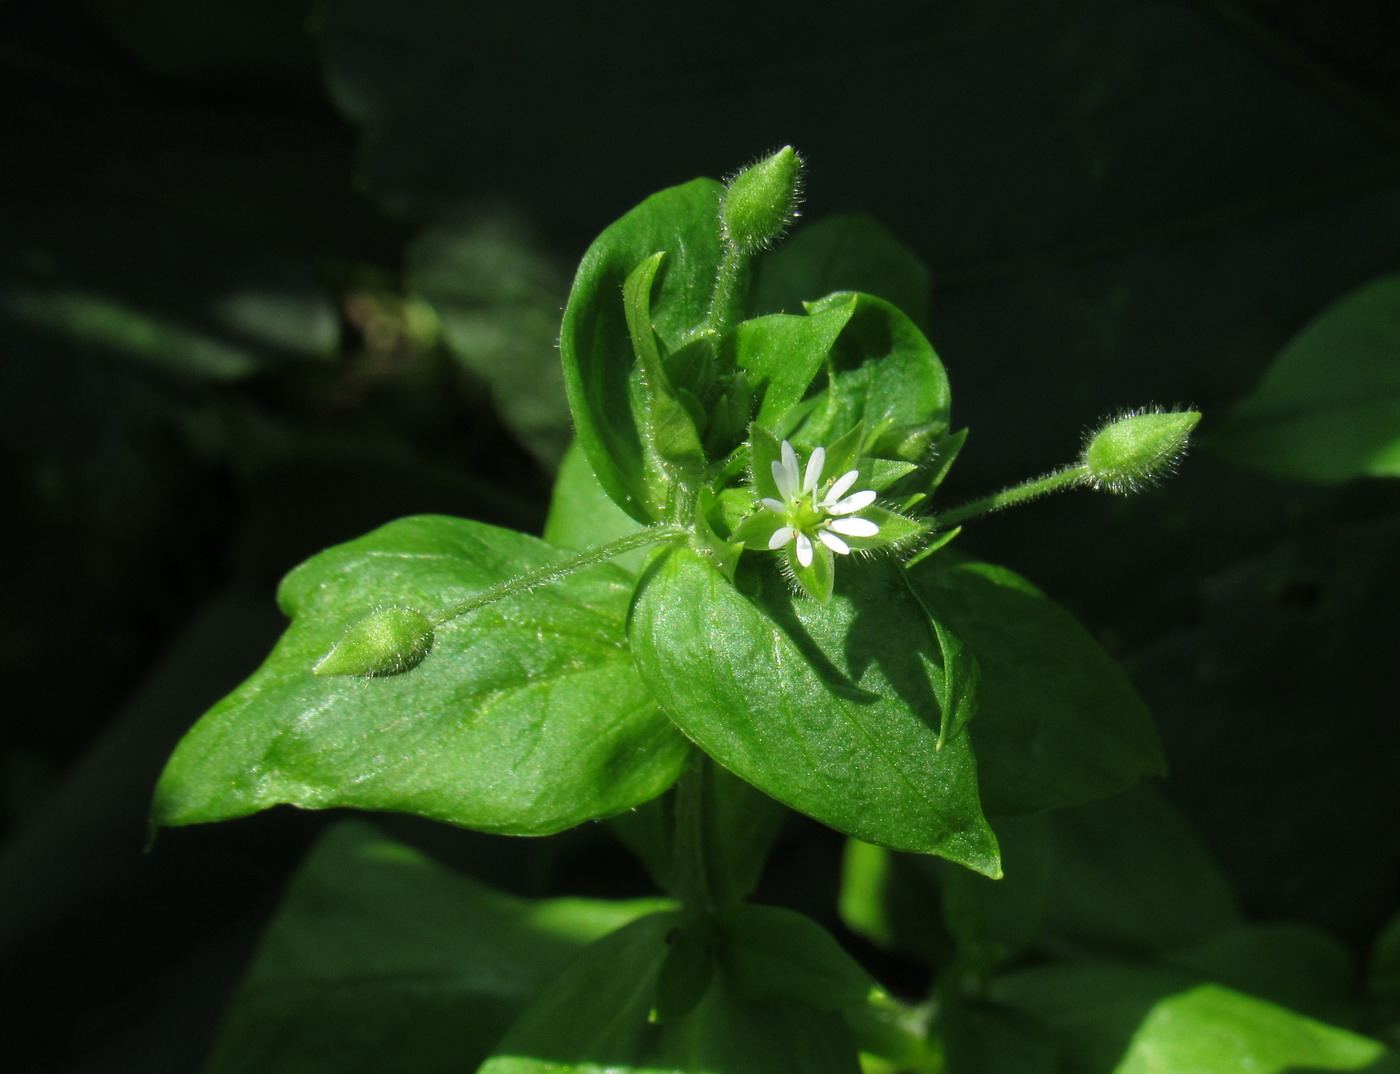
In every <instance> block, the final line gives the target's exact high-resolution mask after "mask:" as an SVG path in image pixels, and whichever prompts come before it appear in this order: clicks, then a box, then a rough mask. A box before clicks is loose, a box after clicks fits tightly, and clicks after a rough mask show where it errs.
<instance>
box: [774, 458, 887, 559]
mask: <svg viewBox="0 0 1400 1074" xmlns="http://www.w3.org/2000/svg"><path fill="white" fill-rule="evenodd" d="M825 465H826V448H824V447H819V448H816V449H814V450H813V451H812V455H811V457H810V458H809V459H808V460H807V469H806V471H805V472H802V471H800V469H799V467H798V460H797V452H796V451H794V450H793V448H792V445H791V444H789V443H788V442H787V441H786V440H784V441H783V447H782V458H781V459H780V460H779V461H777V462H775V463H773V482H774V483H775V484H776V485H777V486H778V495H779V496H781V497H782V499H779V500H775V499H773V498H772V497H770V496H765V497H764V498H763V499H762V500H761V501H760V502H761V503H762V504H763V507H764V508H765V509H766V510H768V511H772V512H773V513H774V514H775V515H778V516H779V517H780V518H781V519H782V520H783V525H781V526H779V527H778V528H777V529H776V530H774V531H773V536H772V537H771V538H770V539H769V541H768V547H769V548H771V549H774V550H775V551H776V550H777V549H779V548H782V547H783V546H784V545H785V544H787V543H788V542H789V541H792V542H793V544H794V545H795V546H796V551H797V562H798V563H800V564H801V565H802V566H804V567H810V566H811V565H812V552H813V547H814V546H813V544H812V542H813V541H814V540H815V541H821V543H822V544H824V545H826V547H827V548H829V549H831V550H832V551H833V552H835V553H836V554H837V555H839V556H844V555H846V554H848V553H849V552H850V550H851V546H850V545H848V544H847V543H846V542H845V541H843V540H842V539H841V537H842V536H843V535H844V536H846V537H874V536H875V535H876V534H877V533H879V532H880V527H879V526H878V525H876V524H875V523H874V522H871V521H870V520H869V519H866V518H857V517H855V514H856V512H857V511H860V510H862V509H864V508H866V507H869V506H870V505H871V504H872V503H874V502H875V492H874V490H872V489H866V490H865V491H864V492H852V493H851V494H850V495H847V491H848V490H849V489H850V487H851V486H852V485H854V484H855V481H856V478H857V477H858V476H859V474H858V473H857V471H855V470H848V471H847V472H846V473H844V474H842V475H841V476H840V477H838V478H837V479H836V480H835V481H833V482H832V483H831V486H830V487H829V488H828V489H827V490H826V491H825V492H821V480H822V467H823V466H825Z"/></svg>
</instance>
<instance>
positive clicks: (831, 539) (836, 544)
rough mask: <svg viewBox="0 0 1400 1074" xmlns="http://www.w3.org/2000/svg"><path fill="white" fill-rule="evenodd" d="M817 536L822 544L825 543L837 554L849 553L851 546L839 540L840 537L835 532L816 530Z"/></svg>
mask: <svg viewBox="0 0 1400 1074" xmlns="http://www.w3.org/2000/svg"><path fill="white" fill-rule="evenodd" d="M817 537H818V539H819V540H820V541H821V543H822V544H824V545H826V546H827V547H828V548H830V549H831V550H832V551H833V552H835V553H836V554H837V555H838V556H845V555H849V554H850V551H851V546H850V545H848V544H847V543H846V542H845V541H843V540H841V538H840V537H838V536H836V534H834V533H830V532H828V531H827V530H818V531H817Z"/></svg>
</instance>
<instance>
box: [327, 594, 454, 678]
mask: <svg viewBox="0 0 1400 1074" xmlns="http://www.w3.org/2000/svg"><path fill="white" fill-rule="evenodd" d="M432 647H433V624H432V623H431V622H429V620H428V617H427V616H425V615H424V614H423V613H422V612H417V611H414V610H413V609H412V608H379V609H378V610H376V611H373V612H370V613H369V615H367V616H365V617H364V618H363V619H361V620H360V621H359V622H358V623H356V624H355V625H354V626H352V627H351V628H350V629H349V630H347V631H346V632H345V637H343V638H341V639H340V641H338V642H337V643H336V645H335V648H333V649H332V650H331V651H330V652H328V653H327V654H326V655H325V656H323V657H321V659H320V660H319V661H318V662H317V664H316V666H315V667H313V668H312V669H311V670H312V671H313V672H314V673H315V674H317V675H397V674H399V673H400V672H404V671H408V670H409V669H410V668H415V667H417V666H418V665H419V664H421V663H422V662H423V658H424V657H425V656H427V655H428V650H429V649H431V648H432Z"/></svg>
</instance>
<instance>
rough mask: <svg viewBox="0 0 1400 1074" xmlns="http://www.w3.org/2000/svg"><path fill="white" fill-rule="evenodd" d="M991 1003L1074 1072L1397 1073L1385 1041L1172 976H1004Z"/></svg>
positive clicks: (1078, 970)
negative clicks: (1040, 1038) (1016, 1014)
mask: <svg viewBox="0 0 1400 1074" xmlns="http://www.w3.org/2000/svg"><path fill="white" fill-rule="evenodd" d="M991 995H992V998H994V999H995V1000H997V1001H998V1002H1000V1003H1002V1004H1005V1005H1006V1006H1008V1007H1011V1008H1012V1009H1013V1010H1017V1011H1021V1012H1023V1013H1025V1014H1029V1015H1032V1016H1033V1017H1035V1018H1037V1019H1039V1020H1040V1021H1041V1022H1042V1023H1043V1025H1044V1026H1045V1028H1046V1029H1047V1030H1048V1031H1049V1032H1050V1034H1051V1035H1052V1036H1054V1037H1055V1038H1056V1040H1057V1041H1058V1042H1059V1044H1060V1046H1061V1047H1062V1049H1063V1051H1064V1055H1065V1058H1066V1062H1065V1065H1064V1067H1063V1069H1064V1070H1065V1071H1066V1074H1154V1072H1158V1071H1172V1072H1174V1074H1175V1072H1178V1071H1180V1072H1185V1071H1190V1072H1191V1074H1239V1072H1241V1071H1251V1072H1258V1074H1288V1072H1293V1071H1298V1070H1354V1071H1362V1070H1364V1071H1375V1072H1380V1071H1385V1072H1386V1074H1390V1072H1392V1071H1394V1070H1396V1069H1397V1065H1396V1058H1395V1056H1394V1055H1393V1054H1391V1053H1388V1052H1387V1051H1386V1049H1385V1048H1384V1046H1383V1045H1381V1044H1380V1043H1379V1042H1378V1041H1374V1040H1371V1039H1369V1038H1367V1037H1361V1036H1357V1035H1356V1034H1354V1033H1350V1032H1347V1031H1346V1030H1343V1029H1338V1028H1336V1027H1334V1026H1329V1025H1326V1024H1325V1023H1322V1022H1318V1021H1314V1020H1313V1019H1311V1018H1306V1017H1304V1016H1303V1015H1300V1014H1295V1013H1293V1012H1292V1011H1289V1010H1286V1009H1284V1008H1283V1007H1277V1006H1275V1005H1273V1004H1271V1003H1266V1002H1265V1001H1263V1000H1260V999H1255V998H1254V997H1252V996H1248V995H1245V994H1244V993H1242V992H1235V991H1232V990H1231V989H1228V988H1224V987H1221V986H1220V985H1216V984H1210V983H1207V982H1202V981H1201V980H1200V979H1198V978H1193V977H1191V976H1188V975H1186V974H1181V973H1176V972H1172V971H1168V970H1159V969H1149V968H1146V967H1140V966H1130V965H1125V964H1119V963H1112V962H1103V963H1099V962H1084V963H1066V964H1061V965H1052V966H1044V967H1039V968H1035V969H1028V970H1021V971H1019V972H1016V973H1011V974H1007V975H1006V976H1004V977H1000V978H997V979H996V980H994V981H993V982H992V986H991Z"/></svg>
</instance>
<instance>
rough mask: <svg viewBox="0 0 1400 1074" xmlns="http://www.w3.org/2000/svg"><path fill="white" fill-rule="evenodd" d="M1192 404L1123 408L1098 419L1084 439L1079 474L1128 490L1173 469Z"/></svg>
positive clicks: (1193, 418) (1195, 417)
mask: <svg viewBox="0 0 1400 1074" xmlns="http://www.w3.org/2000/svg"><path fill="white" fill-rule="evenodd" d="M1200 420H1201V415H1200V414H1199V413H1197V412H1196V411H1194V410H1176V411H1160V410H1157V411H1146V412H1140V413H1130V414H1125V415H1123V416H1121V417H1119V418H1116V419H1114V420H1113V421H1111V422H1109V423H1108V424H1106V425H1104V426H1103V427H1102V428H1100V429H1099V430H1098V431H1097V432H1095V433H1094V434H1093V435H1091V436H1090V437H1089V438H1088V440H1087V441H1086V442H1085V445H1084V453H1083V454H1082V455H1081V456H1080V463H1081V465H1082V466H1083V467H1084V469H1085V471H1086V476H1085V479H1086V480H1087V481H1088V483H1090V484H1092V485H1093V486H1094V487H1095V488H1098V489H1103V490H1104V491H1106V492H1117V493H1129V492H1136V491H1138V490H1139V489H1141V488H1144V487H1146V486H1148V485H1152V484H1154V483H1155V482H1156V481H1158V480H1160V479H1161V478H1163V477H1166V476H1168V475H1169V474H1171V473H1172V471H1173V470H1175V469H1176V465H1177V463H1178V462H1179V461H1180V460H1181V457H1182V455H1184V454H1185V453H1186V447H1187V444H1188V442H1189V440H1190V438H1191V430H1192V429H1194V428H1195V427H1196V423H1197V422H1198V421H1200Z"/></svg>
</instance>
